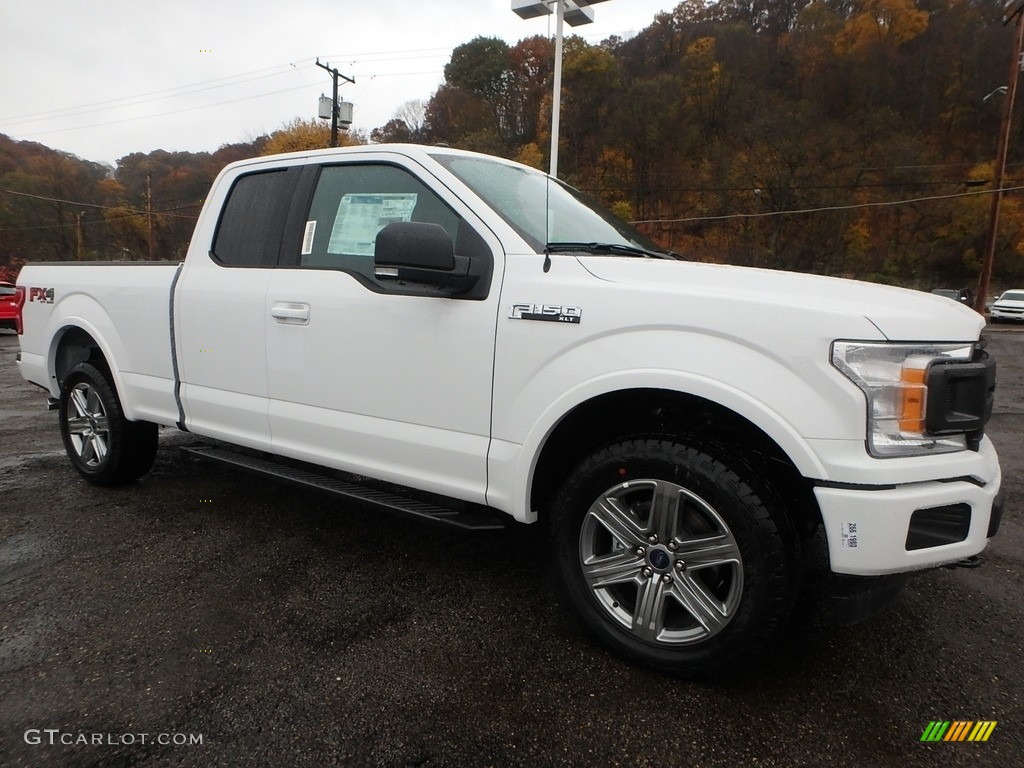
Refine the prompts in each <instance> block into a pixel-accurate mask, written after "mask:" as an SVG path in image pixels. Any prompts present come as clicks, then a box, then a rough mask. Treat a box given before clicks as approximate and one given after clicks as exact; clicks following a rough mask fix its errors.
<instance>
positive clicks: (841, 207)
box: [630, 187, 1024, 224]
mask: <svg viewBox="0 0 1024 768" xmlns="http://www.w3.org/2000/svg"><path fill="white" fill-rule="evenodd" d="M1020 190H1024V187H1004V188H1003V189H1002V192H1003V193H1004V194H1005V193H1006V192H1019V191H1020ZM995 192H996V190H994V189H981V190H976V191H974V192H958V193H957V194H954V195H934V196H932V197H914V198H910V199H909V200H888V201H883V202H878V203H855V204H852V205H829V206H825V207H822V208H801V209H796V210H791V211H759V212H757V213H726V214H723V215H721V216H692V217H689V218H684V219H641V220H639V221H632V222H630V223H631V224H688V223H691V222H698V221H725V220H727V219H763V218H768V217H771V216H793V215H796V214H804V213H824V212H828V211H852V210H856V209H858V208H887V207H894V206H898V205H912V204H914V203H930V202H935V201H938V200H952V199H955V198H958V197H973V196H975V195H992V194H995Z"/></svg>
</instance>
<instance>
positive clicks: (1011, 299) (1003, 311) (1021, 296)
mask: <svg viewBox="0 0 1024 768" xmlns="http://www.w3.org/2000/svg"><path fill="white" fill-rule="evenodd" d="M989 319H990V320H991V321H992V322H993V323H999V322H1002V321H1014V322H1018V323H1019V322H1022V321H1024V290H1021V289H1017V290H1012V291H1004V292H1003V294H1002V295H1001V296H1000V297H999V298H998V299H996V300H995V302H994V303H993V304H992V310H991V313H990V314H989Z"/></svg>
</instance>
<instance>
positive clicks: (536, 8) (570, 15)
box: [512, 0, 606, 178]
mask: <svg viewBox="0 0 1024 768" xmlns="http://www.w3.org/2000/svg"><path fill="white" fill-rule="evenodd" d="M603 2H606V0H512V11H513V13H515V14H516V15H517V16H518V17H519V18H521V19H533V18H536V17H538V16H550V15H551V11H552V8H554V12H555V13H556V14H557V16H556V22H555V76H554V81H555V82H554V93H553V94H552V96H551V171H550V173H551V175H552V176H554V177H556V178H557V177H558V129H559V121H560V118H561V112H562V49H563V39H564V28H565V22H569V25H570V26H572V27H578V26H580V25H582V24H590V23H591V22H593V21H594V12H593V11H592V10H590V8H588V6H591V5H596V4H597V3H603Z"/></svg>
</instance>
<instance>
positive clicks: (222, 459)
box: [181, 446, 505, 531]
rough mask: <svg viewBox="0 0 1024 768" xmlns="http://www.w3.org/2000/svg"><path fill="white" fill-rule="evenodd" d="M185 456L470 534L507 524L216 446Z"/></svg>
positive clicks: (196, 448) (483, 514)
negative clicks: (224, 465)
mask: <svg viewBox="0 0 1024 768" xmlns="http://www.w3.org/2000/svg"><path fill="white" fill-rule="evenodd" d="M181 450H182V451H184V452H185V453H188V454H191V455H192V456H196V457H197V458H200V459H206V460H208V461H216V462H218V463H220V464H227V465H229V466H232V467H237V468H239V469H244V470H247V471H249V472H254V473H256V474H259V475H263V476H264V477H271V478H274V479H275V480H281V481H283V482H286V483H290V484H291V485H296V486H298V487H300V488H305V489H308V490H313V491H320V492H321V493H327V494H330V495H331V496H334V497H336V498H341V499H344V500H345V501H350V502H356V503H359V504H368V505H371V506H374V507H377V508H378V509H383V510H386V511H388V512H392V513H396V514H399V515H404V516H406V517H414V518H416V519H418V520H425V521H427V522H431V523H437V524H440V525H445V526H450V527H454V528H461V529H462V530H468V531H501V530H504V529H505V523H504V521H503V520H502V519H501V518H500V517H497V516H491V515H489V514H487V513H486V512H482V511H475V510H459V509H448V508H446V507H441V506H438V505H437V504H430V503H428V502H425V501H418V500H416V499H409V498H406V497H405V496H399V495H398V494H395V493H388V492H387V491H379V490H377V489H375V488H367V487H365V486H362V485H357V484H356V483H351V482H347V481H345V480H339V479H338V478H335V477H329V476H327V475H321V474H317V473H315V472H310V471H307V470H305V469H299V468H297V467H293V466H291V465H289V464H285V463H282V462H277V461H273V460H270V459H262V458H257V457H255V456H248V455H246V454H243V453H236V452H235V451H231V450H228V449H225V448H216V447H213V446H191V447H182V449H181Z"/></svg>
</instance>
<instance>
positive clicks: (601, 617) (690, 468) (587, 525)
mask: <svg viewBox="0 0 1024 768" xmlns="http://www.w3.org/2000/svg"><path fill="white" fill-rule="evenodd" d="M687 442H689V443H691V444H686V443H687ZM712 453H714V454H715V455H711V454H712ZM755 488H757V489H758V491H755V490H754V489H755ZM656 501H658V502H660V503H655V502H656ZM652 511H653V514H652ZM552 522H553V525H554V531H555V535H556V539H557V544H558V560H559V565H560V569H561V572H562V579H563V583H564V585H565V587H566V589H567V591H568V594H569V598H570V600H571V602H572V604H573V605H574V606H575V608H576V609H577V611H578V612H579V614H580V615H581V617H582V618H583V620H584V622H585V623H586V624H587V625H588V626H589V627H590V628H591V629H592V630H593V631H594V632H595V633H596V634H597V636H598V637H599V638H600V639H601V640H602V641H603V642H604V643H605V644H607V645H608V646H610V647H611V648H612V649H613V650H615V651H616V652H618V653H620V654H622V655H624V656H626V657H627V658H629V659H631V660H633V661H636V662H639V663H641V664H644V665H647V666H651V667H654V668H657V669H659V670H661V671H663V672H670V673H673V674H677V675H680V676H685V677H691V678H700V677H711V676H716V675H721V674H723V673H727V672H730V671H734V670H737V669H740V668H742V666H743V665H744V663H745V662H748V661H750V660H752V659H753V658H755V657H756V656H757V655H758V654H759V653H761V652H763V650H764V649H765V647H766V646H767V645H768V644H769V643H770V642H771V641H772V640H773V639H775V637H776V636H777V635H778V633H779V632H780V631H781V629H782V628H783V627H784V626H785V624H786V622H787V620H788V618H789V615H790V613H791V611H792V608H793V604H794V602H795V597H796V590H797V585H798V583H799V578H798V573H797V571H798V560H799V541H798V537H797V535H796V533H795V531H794V529H793V526H792V525H791V523H790V521H789V518H788V516H787V515H786V514H785V511H784V510H783V508H782V505H781V503H780V502H779V500H778V498H777V496H776V495H775V494H774V493H773V492H772V490H771V486H770V485H769V484H768V483H767V482H766V481H765V480H764V478H762V477H760V476H759V475H758V473H757V472H756V471H755V470H754V469H753V467H752V465H750V464H748V463H747V462H745V461H744V460H743V459H742V458H741V457H740V456H739V455H729V454H728V453H727V452H726V451H724V450H722V449H717V448H714V447H712V446H705V447H701V448H698V447H694V443H693V441H685V440H682V439H680V438H672V439H662V438H638V439H632V440H626V441H623V442H619V443H615V444H612V445H609V446H606V447H604V448H602V449H600V450H598V451H597V452H595V453H594V454H592V455H591V456H590V457H588V458H587V459H585V460H584V461H582V462H581V463H580V464H579V465H578V466H577V467H576V469H575V470H574V471H573V472H572V473H571V474H570V475H569V477H568V478H567V480H566V481H565V483H564V484H563V485H562V487H561V489H560V490H559V492H558V494H557V496H556V498H555V503H554V509H553V517H552ZM652 537H653V538H652Z"/></svg>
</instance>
